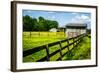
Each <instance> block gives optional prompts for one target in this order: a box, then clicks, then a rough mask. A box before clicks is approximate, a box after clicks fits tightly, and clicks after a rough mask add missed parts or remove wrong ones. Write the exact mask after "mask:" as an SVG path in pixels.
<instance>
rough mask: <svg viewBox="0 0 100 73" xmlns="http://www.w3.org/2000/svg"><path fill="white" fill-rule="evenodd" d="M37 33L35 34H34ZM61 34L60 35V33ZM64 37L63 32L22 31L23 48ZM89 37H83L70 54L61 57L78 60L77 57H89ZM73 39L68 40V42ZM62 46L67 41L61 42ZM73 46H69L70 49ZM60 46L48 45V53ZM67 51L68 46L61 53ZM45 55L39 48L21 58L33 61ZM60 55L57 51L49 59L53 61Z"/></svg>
mask: <svg viewBox="0 0 100 73" xmlns="http://www.w3.org/2000/svg"><path fill="white" fill-rule="evenodd" d="M36 34H37V35H36ZM61 34H62V35H61ZM63 39H66V36H65V35H64V34H63V33H59V34H58V33H49V34H48V33H47V32H37V33H36V32H32V33H31V35H30V32H24V33H23V50H24V51H25V50H28V49H31V48H34V47H37V46H41V45H44V44H48V43H51V42H56V41H59V40H63ZM90 40H91V39H90V38H88V37H85V38H83V40H82V42H81V43H80V44H79V46H78V47H76V48H74V49H73V50H72V51H71V52H70V54H69V53H68V54H66V55H65V56H64V58H63V60H76V59H77V60H79V59H90V51H91V47H90V46H91V45H90V43H91V41H90ZM72 41H73V40H71V41H70V43H71V42H72ZM61 45H62V46H65V45H67V43H66V42H65V43H62V44H61ZM72 47H73V45H72V46H69V48H70V49H71V48H72ZM59 48H60V46H59V45H55V46H53V47H50V48H49V50H50V53H53V52H54V51H56V50H58V49H59ZM67 51H68V48H65V49H64V50H63V51H62V54H64V53H65V52H67ZM44 56H46V51H45V50H41V51H39V52H36V53H33V54H31V55H29V56H26V57H24V58H23V62H35V61H36V60H39V59H41V58H42V57H44ZM59 56H60V53H57V54H56V55H54V56H52V57H51V58H50V60H51V61H55V60H56V59H57V58H58V57H59Z"/></svg>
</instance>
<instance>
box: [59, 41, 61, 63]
mask: <svg viewBox="0 0 100 73" xmlns="http://www.w3.org/2000/svg"><path fill="white" fill-rule="evenodd" d="M59 45H60V51H59V52H60V60H61V61H62V52H61V50H62V45H61V41H60V42H59Z"/></svg>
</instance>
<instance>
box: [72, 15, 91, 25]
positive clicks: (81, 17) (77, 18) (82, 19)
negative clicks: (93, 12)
mask: <svg viewBox="0 0 100 73" xmlns="http://www.w3.org/2000/svg"><path fill="white" fill-rule="evenodd" d="M71 22H72V23H88V22H91V18H90V17H89V16H86V15H76V16H75V17H74V18H72V19H71Z"/></svg>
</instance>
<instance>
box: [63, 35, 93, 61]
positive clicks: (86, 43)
mask: <svg viewBox="0 0 100 73" xmlns="http://www.w3.org/2000/svg"><path fill="white" fill-rule="evenodd" d="M83 59H91V39H90V38H88V37H84V38H83V39H82V41H81V43H80V44H79V45H78V46H77V47H76V48H74V49H73V50H71V51H70V53H68V54H66V56H65V60H83Z"/></svg>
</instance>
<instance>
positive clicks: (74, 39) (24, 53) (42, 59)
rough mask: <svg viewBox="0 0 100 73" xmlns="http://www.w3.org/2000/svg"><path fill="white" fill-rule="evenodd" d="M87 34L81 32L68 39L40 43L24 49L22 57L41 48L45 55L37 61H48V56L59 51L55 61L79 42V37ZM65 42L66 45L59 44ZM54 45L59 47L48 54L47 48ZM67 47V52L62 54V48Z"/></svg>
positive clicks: (60, 58)
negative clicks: (40, 44)
mask: <svg viewBox="0 0 100 73" xmlns="http://www.w3.org/2000/svg"><path fill="white" fill-rule="evenodd" d="M86 35H87V34H81V35H78V36H76V37H72V38H69V39H65V40H61V41H57V42H53V43H49V44H46V45H42V46H39V47H35V48H32V49H29V50H26V51H23V57H26V56H28V55H31V54H33V53H36V52H39V51H41V50H43V49H45V53H46V56H45V57H43V58H41V59H39V60H37V62H40V61H50V57H52V56H54V55H55V54H57V53H59V54H60V56H59V57H58V59H57V61H59V60H62V58H63V57H64V56H65V55H66V54H67V53H68V52H69V51H70V50H72V49H74V48H75V47H76V46H77V45H78V44H79V43H80V42H81V39H82V38H83V37H84V36H86ZM70 40H73V41H72V42H71V43H69V41H70ZM64 42H66V43H67V44H66V46H64V47H63V46H62V45H61V44H62V43H64ZM55 45H59V46H60V48H59V49H58V50H56V51H54V52H53V53H51V54H50V52H49V48H50V47H52V46H55ZM71 45H73V47H72V48H71V49H69V46H71ZM66 48H67V49H68V51H67V52H65V53H64V54H62V50H64V49H66Z"/></svg>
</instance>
